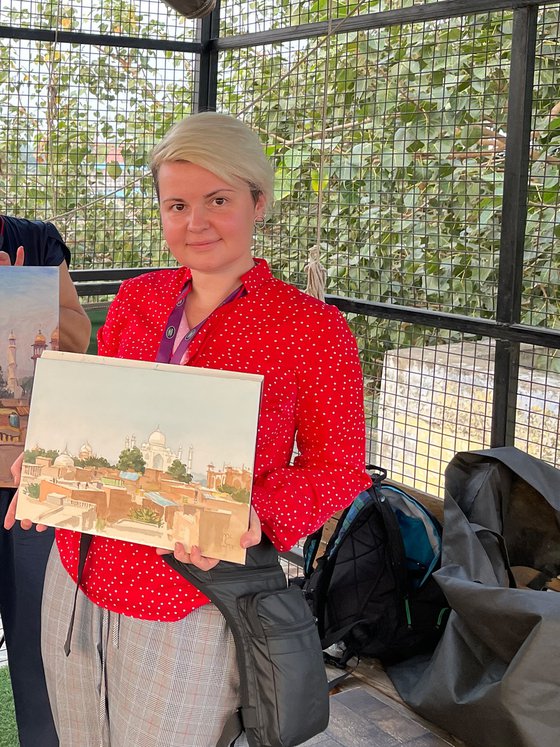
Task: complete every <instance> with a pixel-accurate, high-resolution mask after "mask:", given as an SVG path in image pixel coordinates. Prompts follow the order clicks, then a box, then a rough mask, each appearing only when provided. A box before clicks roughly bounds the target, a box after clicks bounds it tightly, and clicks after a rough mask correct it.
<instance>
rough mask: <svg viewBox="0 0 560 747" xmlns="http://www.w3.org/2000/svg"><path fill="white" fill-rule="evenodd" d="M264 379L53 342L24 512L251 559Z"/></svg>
mask: <svg viewBox="0 0 560 747" xmlns="http://www.w3.org/2000/svg"><path fill="white" fill-rule="evenodd" d="M262 380H263V377H262V376H260V375H257V374H242V373H235V372H230V371H215V370H211V369H204V368H194V367H190V366H176V365H169V364H162V363H147V362H138V361H128V360H122V359H117V358H103V357H97V356H89V355H81V354H77V353H61V352H51V351H47V352H45V353H44V354H43V355H42V357H41V360H40V361H38V363H37V371H36V374H35V381H34V385H33V396H32V400H31V408H30V414H29V423H28V428H27V438H26V444H25V452H24V462H23V469H22V479H21V487H20V497H19V500H18V511H17V516H18V518H27V519H31V520H32V521H34V522H37V523H41V524H47V525H49V526H54V527H59V528H64V529H72V530H76V531H80V532H87V533H90V534H97V535H100V536H103V537H111V538H114V539H121V540H127V541H129V542H138V543H140V544H144V545H151V546H154V547H165V548H169V549H172V548H173V547H174V544H175V542H182V543H183V544H184V545H185V547H186V549H187V551H188V550H189V549H190V547H191V545H197V546H198V547H200V548H201V550H202V552H203V554H204V555H207V556H209V557H215V558H220V559H222V560H229V561H231V562H235V563H243V562H244V561H245V550H243V549H242V548H241V547H240V544H239V541H240V538H241V535H242V534H243V533H244V532H245V531H246V530H247V527H248V526H249V510H250V503H251V491H252V485H253V471H254V459H255V444H256V437H257V421H258V414H259V405H260V397H261V387H262Z"/></svg>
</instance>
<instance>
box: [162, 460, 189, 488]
mask: <svg viewBox="0 0 560 747" xmlns="http://www.w3.org/2000/svg"><path fill="white" fill-rule="evenodd" d="M167 474H168V475H171V477H174V478H175V480H179V481H180V482H186V483H188V482H192V479H193V477H192V475H191V474H189V473H188V472H187V466H186V465H185V464H183V462H181V460H180V459H174V460H173V461H172V462H171V465H170V467H169V469H168V470H167Z"/></svg>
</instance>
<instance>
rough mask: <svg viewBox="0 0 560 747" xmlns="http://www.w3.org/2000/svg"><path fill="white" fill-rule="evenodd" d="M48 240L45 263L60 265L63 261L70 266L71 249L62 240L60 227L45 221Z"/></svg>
mask: <svg viewBox="0 0 560 747" xmlns="http://www.w3.org/2000/svg"><path fill="white" fill-rule="evenodd" d="M45 226H46V229H47V241H46V247H45V262H44V264H45V265H60V264H62V262H63V261H65V262H66V264H67V265H68V266H70V249H68V247H67V246H66V244H65V243H64V241H63V240H62V236H61V235H60V234H59V232H58V229H57V228H56V227H55V226H54V225H53V224H52V223H45Z"/></svg>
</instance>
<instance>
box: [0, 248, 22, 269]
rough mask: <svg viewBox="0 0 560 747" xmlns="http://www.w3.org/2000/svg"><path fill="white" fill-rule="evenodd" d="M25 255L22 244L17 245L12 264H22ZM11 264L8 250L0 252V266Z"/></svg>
mask: <svg viewBox="0 0 560 747" xmlns="http://www.w3.org/2000/svg"><path fill="white" fill-rule="evenodd" d="M24 257H25V252H24V249H23V247H22V246H18V248H17V252H16V261H15V262H14V265H18V267H19V266H21V265H22V264H23V260H24ZM11 264H12V261H11V259H10V255H9V254H8V252H0V267H10V266H11Z"/></svg>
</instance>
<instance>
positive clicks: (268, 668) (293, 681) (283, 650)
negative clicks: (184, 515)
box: [163, 539, 329, 747]
mask: <svg viewBox="0 0 560 747" xmlns="http://www.w3.org/2000/svg"><path fill="white" fill-rule="evenodd" d="M163 557H164V558H165V560H166V562H167V563H168V564H169V565H170V566H171V567H172V568H174V569H175V570H176V571H177V572H178V573H180V574H181V575H182V576H184V578H186V579H187V580H188V581H190V583H191V584H193V586H196V588H197V589H200V591H202V593H203V594H205V595H206V596H207V597H208V598H209V599H210V600H211V601H212V602H213V603H214V604H215V605H216V607H217V608H218V609H219V610H220V612H221V613H222V614H223V616H224V617H225V619H226V622H227V624H228V625H229V627H230V629H231V632H232V634H233V638H234V641H235V647H236V652H237V661H238V665H239V677H240V696H241V698H240V699H241V705H240V708H239V709H238V711H236V712H235V713H234V714H233V715H232V716H231V717H230V719H229V720H228V721H227V722H226V725H225V727H224V731H223V733H222V736H221V738H220V740H219V742H218V744H217V745H216V747H230V745H234V744H235V741H236V739H237V738H238V737H239V735H240V734H241V732H242V731H245V733H246V736H247V741H248V743H249V745H250V747H295V746H296V745H298V744H301V743H302V742H305V741H307V740H308V739H311V737H313V736H315V735H316V734H319V733H320V732H322V731H324V730H325V729H326V727H327V725H328V722H329V701H328V686H327V677H326V673H325V666H324V663H323V654H322V650H321V643H320V641H319V635H318V632H317V626H316V624H315V619H314V618H313V616H312V614H311V611H310V609H309V606H308V604H307V602H306V601H305V599H304V596H303V592H302V590H301V589H300V588H299V587H297V586H287V582H286V577H285V575H284V572H283V570H282V568H281V566H280V563H279V562H278V554H277V552H276V550H275V549H274V547H273V546H272V544H271V543H270V541H269V540H267V539H264V540H263V541H262V542H261V543H260V545H258V546H257V547H252V548H250V549H249V550H248V551H247V563H246V565H237V564H235V563H227V562H225V561H220V563H218V565H217V566H216V567H215V568H213V569H212V570H211V571H201V570H199V569H198V568H196V567H195V566H193V565H188V564H185V563H180V562H179V561H178V560H176V559H175V558H174V556H173V555H165V556H163Z"/></svg>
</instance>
